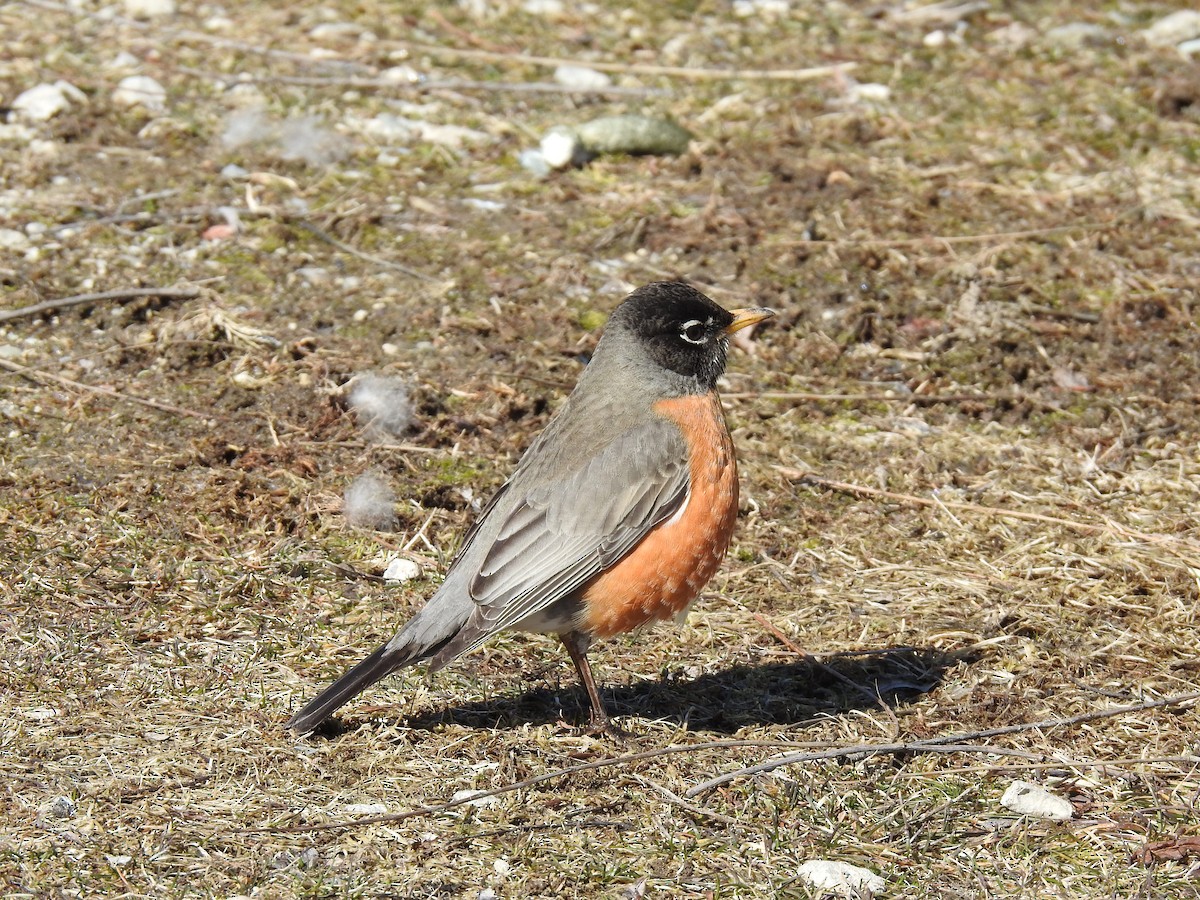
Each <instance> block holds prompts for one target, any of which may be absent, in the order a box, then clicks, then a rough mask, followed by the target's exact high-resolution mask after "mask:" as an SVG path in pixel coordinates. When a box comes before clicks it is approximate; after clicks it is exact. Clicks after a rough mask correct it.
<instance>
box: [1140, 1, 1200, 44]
mask: <svg viewBox="0 0 1200 900" xmlns="http://www.w3.org/2000/svg"><path fill="white" fill-rule="evenodd" d="M1142 37H1144V38H1145V39H1146V43H1147V44H1149V45H1150V46H1151V47H1170V46H1172V45H1175V44H1182V43H1183V42H1184V41H1190V40H1193V39H1194V38H1200V10H1194V9H1181V10H1179V11H1178V12H1173V13H1171V14H1170V15H1169V16H1165V17H1164V18H1161V19H1159V20H1158V21H1157V22H1155V23H1154V24H1153V25H1151V26H1150V27H1149V28H1147V29H1146V30H1145V31H1143V32H1142Z"/></svg>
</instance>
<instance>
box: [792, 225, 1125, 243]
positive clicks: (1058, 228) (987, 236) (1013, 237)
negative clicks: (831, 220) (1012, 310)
mask: <svg viewBox="0 0 1200 900" xmlns="http://www.w3.org/2000/svg"><path fill="white" fill-rule="evenodd" d="M1114 224H1116V223H1114V222H1076V223H1074V224H1072V225H1052V226H1049V227H1046V228H1026V229H1024V230H1021V231H989V232H984V233H982V234H929V235H925V236H924V237H913V238H807V239H805V238H795V239H793V240H785V241H772V242H771V245H772V246H777V247H920V246H923V245H926V244H976V243H980V242H983V241H1019V240H1023V239H1025V238H1031V237H1041V236H1042V235H1047V234H1057V233H1059V232H1062V231H1080V230H1082V231H1100V230H1102V229H1105V228H1112V227H1113V226H1114Z"/></svg>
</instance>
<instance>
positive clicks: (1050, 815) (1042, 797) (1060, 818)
mask: <svg viewBox="0 0 1200 900" xmlns="http://www.w3.org/2000/svg"><path fill="white" fill-rule="evenodd" d="M1000 805H1001V806H1004V807H1006V808H1008V809H1011V810H1012V811H1013V812H1015V813H1018V814H1020V815H1022V816H1033V817H1035V818H1038V819H1053V820H1054V821H1056V822H1065V821H1067V820H1068V819H1070V818H1071V817H1072V816H1073V815H1075V808H1074V807H1073V806H1071V801H1069V800H1067V799H1066V798H1064V797H1059V796H1058V795H1057V794H1052V793H1050V792H1049V791H1048V790H1046V789H1045V788H1044V787H1042V786H1041V785H1037V784H1030V783H1029V782H1028V781H1014V782H1013V783H1012V784H1010V785H1009V786H1008V790H1006V791H1005V792H1004V796H1002V797H1001V798H1000Z"/></svg>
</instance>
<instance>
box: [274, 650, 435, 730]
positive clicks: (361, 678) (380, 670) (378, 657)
mask: <svg viewBox="0 0 1200 900" xmlns="http://www.w3.org/2000/svg"><path fill="white" fill-rule="evenodd" d="M407 649H409V648H406V650H407ZM410 662H416V660H415V659H413V656H412V654H411V652H405V650H400V651H397V650H389V649H388V645H387V644H384V645H383V646H382V647H380V648H379V649H378V650H376V651H375V652H374V653H372V654H371V655H370V656H368V657H367V658H366V659H364V660H363V661H362V662H360V663H359V664H358V665H357V666H355V667H354V668H353V669H351V670H350V671H349V672H347V673H346V674H345V675H343V676H342V677H341V678H339V679H338V680H337V681H335V682H334V683H333V684H331V685H330V686H329V687H327V688H325V690H323V691H321V693H319V694H318V695H317V696H316V698H315V699H313V700H312V701H311V702H310V703H309V704H308V705H307V706H305V707H304V709H302V710H300V712H298V713H296V714H295V715H294V716H292V720H291V721H290V722H288V728H290V729H292V730H293V731H295V732H296V733H297V734H304V733H305V732H308V731H312V730H313V729H314V728H316V727H317V726H318V725H320V724H321V723H322V722H324V721H325V720H326V719H328V718H329V717H330V716H331V715H333V714H334V713H335V712H337V710H338V709H340V708H341V707H342V706H343V705H344V704H346V703H347V702H349V701H350V700H352V699H353V698H354V697H355V696H356V695H357V694H359V693H361V692H362V691H365V690H366V689H367V688H369V687H370V686H371V685H373V684H374V683H375V682H377V681H379V680H380V679H382V678H383V677H384V676H386V675H389V674H391V673H392V672H394V671H396V669H399V668H400V667H401V666H403V665H405V664H406V663H410Z"/></svg>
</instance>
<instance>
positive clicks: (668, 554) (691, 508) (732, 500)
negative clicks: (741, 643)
mask: <svg viewBox="0 0 1200 900" xmlns="http://www.w3.org/2000/svg"><path fill="white" fill-rule="evenodd" d="M655 410H656V411H657V412H658V413H659V415H661V416H663V417H665V418H668V419H670V420H671V421H673V422H675V423H676V424H677V425H678V426H679V428H680V430H681V431H682V432H683V434H684V436H685V437H686V438H687V442H688V444H689V445H690V446H691V448H692V459H691V479H692V480H691V488H690V491H689V494H688V499H687V505H686V506H685V507H684V509H683V512H682V513H681V514H679V515H677V516H675V517H673V518H672V519H671V520H670V521H667V522H664V523H662V524H661V525H659V526H658V527H657V528H655V529H654V530H653V531H651V532H650V533H649V534H647V535H646V537H645V538H643V539H642V541H641V543H639V544H638V545H637V546H636V547H635V548H634V549H633V551H632V552H631V553H630V554H629V555H628V556H626V557H625V558H624V559H623V560H621V561H620V562H619V563H618V564H617V565H616V566H614V567H613V568H611V569H609V570H608V571H607V572H604V573H603V574H601V575H598V576H596V578H595V579H593V580H592V582H591V584H589V585H588V586H587V587H586V588H585V589H584V591H583V601H584V602H583V612H582V617H581V618H582V621H581V623H580V624H581V626H582V630H584V631H586V632H587V633H588V634H591V635H592V636H594V637H602V638H603V637H611V636H612V635H614V634H620V633H621V632H625V631H631V630H633V629H634V628H637V627H638V626H640V625H644V624H646V623H647V622H653V621H657V620H659V619H669V618H671V617H673V616H677V615H679V614H680V613H682V612H684V611H685V610H686V609H687V608H688V605H689V604H691V602H692V601H693V600H695V599H696V597H697V596H698V595H699V593H700V591H701V590H702V589H703V588H704V585H706V584H708V581H709V579H710V578H712V577H713V575H714V574H716V571H717V568H718V567H719V566H720V565H721V560H722V559H724V557H725V551H726V550H728V549H729V540H730V538H731V537H732V536H733V527H734V524H735V522H736V520H737V508H738V481H737V463H736V461H735V460H734V456H733V441H732V440H731V439H730V437H729V430H728V429H727V428H726V427H725V415H724V413H723V412H722V410H721V401H720V400H719V399H718V397H717V394H716V392H715V391H714V392H713V393H711V394H707V395H704V396H688V397H678V398H673V399H670V400H660V401H659V402H658V403H657V404H655Z"/></svg>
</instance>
